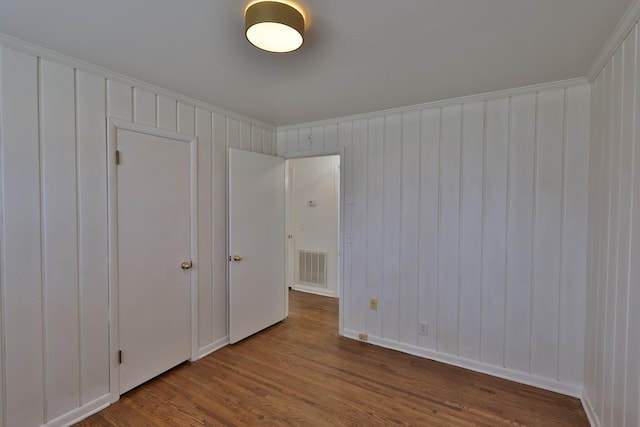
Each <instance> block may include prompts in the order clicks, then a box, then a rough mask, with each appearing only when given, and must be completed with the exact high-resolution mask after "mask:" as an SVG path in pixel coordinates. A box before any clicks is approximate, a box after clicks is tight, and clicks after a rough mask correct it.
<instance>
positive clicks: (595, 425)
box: [580, 390, 602, 427]
mask: <svg viewBox="0 0 640 427" xmlns="http://www.w3.org/2000/svg"><path fill="white" fill-rule="evenodd" d="M580 401H581V402H582V407H583V408H584V412H585V413H586V414H587V418H588V419H589V424H591V427H602V424H600V420H599V419H598V415H597V414H596V411H595V409H593V404H592V403H591V399H589V396H588V395H587V393H586V392H585V391H584V390H582V395H581V396H580Z"/></svg>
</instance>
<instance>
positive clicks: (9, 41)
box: [0, 33, 276, 131]
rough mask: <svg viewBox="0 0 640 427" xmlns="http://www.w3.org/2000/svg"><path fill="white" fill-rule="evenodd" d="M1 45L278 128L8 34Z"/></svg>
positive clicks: (237, 117) (217, 111)
mask: <svg viewBox="0 0 640 427" xmlns="http://www.w3.org/2000/svg"><path fill="white" fill-rule="evenodd" d="M0 44H1V45H2V46H5V47H7V48H10V49H13V50H17V51H20V52H23V53H27V54H30V55H33V56H37V57H39V58H43V59H47V60H49V61H53V62H57V63H59V64H64V65H67V66H69V67H71V68H74V69H76V70H81V71H85V72H87V73H90V74H94V75H98V76H100V77H103V78H105V79H108V80H112V81H117V82H120V83H124V84H127V85H131V86H134V87H136V88H137V89H146V90H148V91H150V92H153V93H155V94H157V95H164V96H167V97H170V98H173V99H174V100H176V101H180V102H182V103H185V104H189V105H192V106H194V107H198V108H203V109H205V110H208V111H210V112H213V113H219V114H222V115H225V116H228V117H232V118H234V119H236V120H240V121H245V122H248V123H251V124H253V125H256V126H259V127H262V128H264V129H268V130H273V131H275V130H276V128H275V127H274V126H273V125H270V124H267V123H264V122H261V121H259V120H256V119H252V118H251V117H247V116H244V115H242V114H238V113H234V112H233V111H229V110H225V109H224V108H221V107H218V106H215V105H211V104H207V103H206V102H203V101H199V100H197V99H194V98H189V97H188V96H184V95H180V94H179V93H176V92H172V91H170V90H167V89H163V88H160V87H158V86H154V85H151V84H149V83H145V82H143V81H141V80H137V79H134V78H132V77H128V76H125V75H124V74H120V73H116V72H114V71H110V70H107V69H106V68H102V67H99V66H97V65H93V64H90V63H88V62H85V61H82V60H79V59H75V58H72V57H70V56H67V55H63V54H61V53H58V52H55V51H53V50H49V49H46V48H43V47H40V46H38V45H35V44H32V43H29V42H26V41H23V40H20V39H17V38H15V37H11V36H9V35H7V34H4V33H0Z"/></svg>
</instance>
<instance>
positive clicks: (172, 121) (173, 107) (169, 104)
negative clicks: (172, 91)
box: [156, 95, 178, 131]
mask: <svg viewBox="0 0 640 427" xmlns="http://www.w3.org/2000/svg"><path fill="white" fill-rule="evenodd" d="M177 104H178V103H177V102H176V101H175V100H174V99H171V98H168V97H166V96H164V95H158V96H157V99H156V105H157V110H158V111H157V112H156V116H157V117H158V125H157V126H158V127H159V128H162V129H168V130H172V131H176V130H177V117H178V112H177V108H178V105H177Z"/></svg>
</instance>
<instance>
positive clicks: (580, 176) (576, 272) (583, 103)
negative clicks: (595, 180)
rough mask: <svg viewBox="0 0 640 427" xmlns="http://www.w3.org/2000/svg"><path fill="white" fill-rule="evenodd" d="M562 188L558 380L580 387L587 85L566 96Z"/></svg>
mask: <svg viewBox="0 0 640 427" xmlns="http://www.w3.org/2000/svg"><path fill="white" fill-rule="evenodd" d="M566 95H567V96H566V107H565V108H566V119H565V122H566V124H565V154H564V155H563V157H564V166H563V168H564V171H565V173H564V188H563V197H564V201H563V206H564V212H563V215H564V218H563V220H562V224H563V227H562V242H563V245H562V255H561V259H562V260H563V264H562V276H561V285H560V297H559V298H560V318H559V334H558V339H559V346H560V348H559V352H560V354H559V360H558V379H559V380H560V381H562V382H568V383H573V384H582V380H583V371H584V361H583V360H580V359H578V360H576V359H575V358H574V357H573V350H572V349H574V348H576V347H578V346H580V345H583V344H584V330H585V317H584V312H585V304H586V287H585V283H586V282H587V276H586V272H587V264H586V260H587V218H586V217H585V216H584V215H582V212H584V211H585V209H587V201H588V194H587V187H586V186H585V185H584V183H585V182H588V167H589V151H588V149H587V147H588V146H589V128H588V127H587V126H585V123H589V97H590V90H589V87H588V86H584V87H579V88H570V89H568V90H567V92H566Z"/></svg>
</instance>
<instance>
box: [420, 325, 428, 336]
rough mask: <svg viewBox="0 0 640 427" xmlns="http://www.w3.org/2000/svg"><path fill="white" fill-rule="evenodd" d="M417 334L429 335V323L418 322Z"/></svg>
mask: <svg viewBox="0 0 640 427" xmlns="http://www.w3.org/2000/svg"><path fill="white" fill-rule="evenodd" d="M418 335H425V336H426V335H429V323H427V322H420V323H418Z"/></svg>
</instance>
